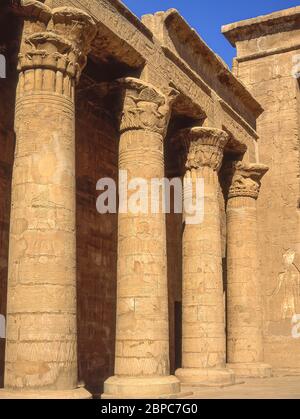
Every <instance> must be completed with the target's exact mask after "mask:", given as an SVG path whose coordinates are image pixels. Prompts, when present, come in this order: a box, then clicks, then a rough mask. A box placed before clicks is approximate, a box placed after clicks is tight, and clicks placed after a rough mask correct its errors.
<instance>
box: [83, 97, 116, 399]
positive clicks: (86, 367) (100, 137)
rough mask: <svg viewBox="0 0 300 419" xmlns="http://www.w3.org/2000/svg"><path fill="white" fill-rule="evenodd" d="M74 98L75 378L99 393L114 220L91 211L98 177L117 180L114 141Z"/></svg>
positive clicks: (107, 338) (109, 362) (111, 336)
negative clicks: (75, 187)
mask: <svg viewBox="0 0 300 419" xmlns="http://www.w3.org/2000/svg"><path fill="white" fill-rule="evenodd" d="M77 99H78V109H77V117H76V158H77V162H76V170H77V177H76V178H77V264H78V265H77V266H78V268H77V281H78V289H77V295H78V297H77V298H78V348H79V352H78V360H79V380H82V381H83V382H84V383H85V384H86V385H87V388H88V389H89V390H90V391H91V392H93V393H100V392H101V391H102V389H101V387H100V386H101V385H102V383H103V381H104V380H105V379H106V378H108V377H109V376H110V375H111V374H112V373H113V368H114V350H115V347H114V345H115V343H114V340H115V317H116V266H117V265H116V263H117V259H116V258H117V216H116V215H115V214H105V215H101V214H99V213H98V212H97V211H96V199H97V197H98V195H99V194H100V192H98V191H96V183H97V181H98V180H99V179H100V178H103V177H110V178H112V179H114V180H116V181H117V162H118V160H117V158H118V157H117V146H118V140H117V137H116V129H115V127H114V126H113V125H112V122H111V120H110V119H109V116H107V115H105V113H103V112H102V111H101V110H99V109H98V111H97V110H96V111H95V110H94V109H93V108H92V107H90V106H89V105H88V103H87V101H85V99H82V98H77Z"/></svg>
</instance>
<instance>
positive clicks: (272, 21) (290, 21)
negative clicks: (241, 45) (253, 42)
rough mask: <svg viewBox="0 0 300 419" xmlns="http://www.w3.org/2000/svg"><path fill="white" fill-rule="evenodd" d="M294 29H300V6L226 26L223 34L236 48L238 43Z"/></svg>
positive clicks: (223, 28)
mask: <svg viewBox="0 0 300 419" xmlns="http://www.w3.org/2000/svg"><path fill="white" fill-rule="evenodd" d="M294 29H300V6H296V7H292V8H290V9H286V10H280V11H278V12H275V13H271V14H268V15H264V16H258V17H256V18H253V19H246V20H242V21H240V22H235V23H231V24H228V25H224V26H222V33H223V34H224V36H225V37H226V38H227V39H228V40H229V42H230V43H231V45H232V46H234V47H235V46H236V44H237V42H242V41H245V40H248V39H253V38H259V37H261V36H265V35H268V34H274V33H278V32H283V31H287V30H294Z"/></svg>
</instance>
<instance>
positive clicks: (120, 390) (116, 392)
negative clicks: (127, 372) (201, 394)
mask: <svg viewBox="0 0 300 419" xmlns="http://www.w3.org/2000/svg"><path fill="white" fill-rule="evenodd" d="M190 394H191V393H183V392H181V387H180V382H179V380H178V379H177V378H176V377H175V376H172V375H170V376H168V377H118V376H114V377H110V378H109V379H108V380H106V381H105V383H104V394H102V396H101V398H102V399H180V398H182V397H185V396H188V395H190Z"/></svg>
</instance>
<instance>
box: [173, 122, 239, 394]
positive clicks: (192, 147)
mask: <svg viewBox="0 0 300 419" xmlns="http://www.w3.org/2000/svg"><path fill="white" fill-rule="evenodd" d="M176 140H177V141H181V142H185V144H186V148H187V159H186V164H185V169H186V171H185V182H186V181H187V180H189V179H192V188H191V187H190V188H189V189H188V190H187V188H186V191H185V194H184V199H185V202H184V207H185V209H186V208H187V204H188V199H189V200H190V199H191V196H192V198H193V200H194V203H195V202H196V196H195V193H196V181H199V180H200V179H203V181H204V218H203V220H202V221H200V220H199V222H197V224H189V223H188V222H187V220H188V218H187V216H186V215H185V226H184V233H183V290H182V305H183V324H182V339H183V341H182V368H181V369H179V370H177V371H176V376H177V377H178V378H179V379H180V381H181V382H182V384H184V385H193V386H197V385H199V386H202V385H208V386H213V385H231V384H233V383H234V374H233V372H232V371H230V370H228V369H226V339H225V307H224V291H223V276H222V253H221V225H220V223H221V221H220V208H219V197H218V193H219V179H218V171H219V169H220V167H221V164H222V159H223V149H224V147H225V145H226V143H227V141H228V136H227V134H226V133H225V132H224V131H221V130H219V129H215V128H204V127H194V128H192V129H188V130H183V131H181V132H180V133H179V137H178V138H177V139H176Z"/></svg>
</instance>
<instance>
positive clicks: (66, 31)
mask: <svg viewBox="0 0 300 419" xmlns="http://www.w3.org/2000/svg"><path fill="white" fill-rule="evenodd" d="M48 29H50V30H53V32H55V33H56V34H58V35H60V36H61V37H62V38H64V39H67V40H68V41H69V42H71V43H72V45H73V47H74V49H75V50H76V51H77V53H79V54H83V55H87V54H88V52H89V51H90V46H91V42H92V40H93V39H94V38H95V36H96V33H97V27H96V23H95V21H94V19H93V18H92V17H91V16H90V15H89V14H88V13H85V12H84V11H82V10H80V9H76V8H74V7H57V8H55V9H53V10H52V21H51V23H50V27H49V28H48Z"/></svg>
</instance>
